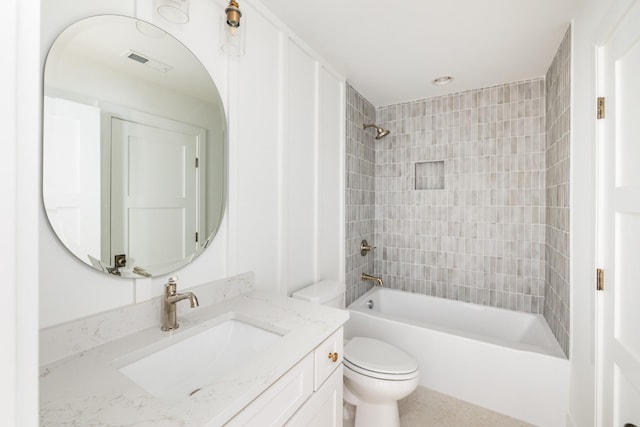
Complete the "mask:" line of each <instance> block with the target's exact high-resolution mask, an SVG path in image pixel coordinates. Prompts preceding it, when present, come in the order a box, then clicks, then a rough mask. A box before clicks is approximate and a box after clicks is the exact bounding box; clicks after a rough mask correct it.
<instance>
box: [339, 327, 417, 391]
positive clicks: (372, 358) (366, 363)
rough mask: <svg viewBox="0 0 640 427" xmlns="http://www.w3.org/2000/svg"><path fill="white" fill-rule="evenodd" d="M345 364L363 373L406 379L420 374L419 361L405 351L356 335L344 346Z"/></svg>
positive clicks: (385, 377) (397, 379)
mask: <svg viewBox="0 0 640 427" xmlns="http://www.w3.org/2000/svg"><path fill="white" fill-rule="evenodd" d="M343 364H344V365H345V367H346V368H348V369H351V370H352V371H355V372H357V373H360V374H362V375H366V376H369V377H373V378H378V379H384V380H395V381H404V380H410V379H413V378H415V377H417V376H418V362H416V360H415V359H414V358H413V357H411V356H410V355H408V354H407V353H405V352H404V351H402V350H400V349H398V348H397V347H394V346H392V345H390V344H387V343H385V342H382V341H378V340H375V339H372V338H366V337H355V338H352V339H351V340H350V341H349V342H348V343H347V344H346V346H345V347H344V359H343Z"/></svg>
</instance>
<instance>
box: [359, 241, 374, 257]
mask: <svg viewBox="0 0 640 427" xmlns="http://www.w3.org/2000/svg"><path fill="white" fill-rule="evenodd" d="M375 248H376V247H375V246H369V243H367V241H366V240H363V241H362V242H360V255H362V256H365V255H366V254H368V253H369V251H371V250H372V249H375Z"/></svg>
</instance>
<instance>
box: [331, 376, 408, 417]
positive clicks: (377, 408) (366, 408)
mask: <svg viewBox="0 0 640 427" xmlns="http://www.w3.org/2000/svg"><path fill="white" fill-rule="evenodd" d="M343 399H344V401H345V402H346V403H348V404H350V405H353V406H355V422H354V427H400V413H399V412H398V402H397V401H396V400H391V401H387V402H379V401H378V402H375V403H371V402H364V401H363V400H362V399H360V398H358V397H357V396H356V395H355V394H353V392H352V391H351V390H350V389H349V387H347V385H346V384H345V385H344V386H343Z"/></svg>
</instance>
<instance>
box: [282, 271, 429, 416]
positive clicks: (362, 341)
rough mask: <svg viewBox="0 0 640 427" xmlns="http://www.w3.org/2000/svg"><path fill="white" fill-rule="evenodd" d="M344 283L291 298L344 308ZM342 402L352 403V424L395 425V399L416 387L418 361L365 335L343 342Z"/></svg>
mask: <svg viewBox="0 0 640 427" xmlns="http://www.w3.org/2000/svg"><path fill="white" fill-rule="evenodd" d="M344 291H345V286H344V283H339V282H336V281H332V280H325V281H322V282H318V283H315V284H313V285H311V286H308V287H306V288H303V289H301V290H299V291H297V292H294V293H293V295H292V297H293V298H297V299H301V300H305V301H308V302H311V303H316V304H322V305H327V306H331V307H337V308H344ZM342 363H343V366H344V369H343V376H344V397H343V398H344V401H345V402H347V403H349V404H351V405H354V406H355V409H356V413H355V427H399V426H400V417H399V414H398V400H400V399H402V398H404V397H406V396H408V395H409V394H411V393H412V392H413V391H414V390H415V389H416V387H417V386H418V375H419V373H420V371H419V369H418V362H416V360H415V359H414V358H413V357H411V356H410V355H408V354H407V353H405V352H404V351H402V350H400V349H399V348H397V347H394V346H392V345H391V344H387V343H385V342H382V341H379V340H375V339H373V338H366V337H353V338H352V339H350V340H349V341H345V346H344V355H343V362H342Z"/></svg>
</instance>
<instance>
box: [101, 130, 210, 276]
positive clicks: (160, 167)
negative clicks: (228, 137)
mask: <svg viewBox="0 0 640 427" xmlns="http://www.w3.org/2000/svg"><path fill="white" fill-rule="evenodd" d="M111 138H112V139H111V153H112V155H111V162H112V163H111V170H112V173H111V258H110V259H111V260H113V256H114V255H117V254H126V255H127V258H128V260H129V261H128V262H127V265H128V266H130V267H133V266H140V267H142V268H145V269H146V270H148V271H150V272H151V273H153V271H154V270H155V268H156V267H160V266H162V267H163V268H164V267H167V266H171V265H172V264H174V263H180V262H181V261H182V260H183V259H185V258H187V257H189V256H191V255H192V254H193V253H194V252H195V250H196V248H197V242H196V232H197V231H198V230H197V228H198V168H197V166H196V157H197V153H198V137H197V136H194V135H188V134H185V133H181V132H179V131H176V130H171V129H165V128H161V127H155V126H149V125H144V124H140V123H134V122H130V121H126V120H121V119H117V118H112V120H111Z"/></svg>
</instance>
